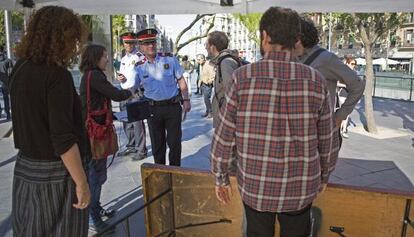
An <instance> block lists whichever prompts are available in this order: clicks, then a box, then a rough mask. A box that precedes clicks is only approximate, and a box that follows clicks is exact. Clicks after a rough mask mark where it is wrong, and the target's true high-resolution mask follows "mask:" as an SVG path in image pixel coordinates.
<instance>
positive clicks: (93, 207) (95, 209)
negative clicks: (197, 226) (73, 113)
mask: <svg viewBox="0 0 414 237" xmlns="http://www.w3.org/2000/svg"><path fill="white" fill-rule="evenodd" d="M107 64H108V53H107V51H106V49H105V47H104V46H102V45H98V44H89V45H87V46H86V47H85V49H84V51H83V52H82V57H81V63H80V65H79V69H80V71H81V72H82V73H83V76H82V79H81V84H80V88H79V90H80V97H81V101H82V114H83V121H85V122H86V117H87V112H88V106H89V109H90V111H89V112H92V111H102V109H104V108H105V106H104V103H106V108H108V109H109V111H110V112H111V113H112V108H111V107H112V106H111V100H114V101H123V100H126V99H128V98H129V97H131V96H132V93H131V91H129V90H119V89H118V88H116V87H115V86H113V85H112V84H111V83H110V82H109V81H108V80H107V79H106V76H105V74H104V71H105V69H106V66H107ZM88 83H89V86H88ZM88 93H89V98H90V101H89V102H88V100H87V97H88ZM88 103H89V105H88ZM92 119H94V120H95V122H96V123H99V124H105V119H106V115H100V116H93V117H92ZM88 157H91V158H92V153H91V151H90V149H88ZM96 158H98V159H90V161H89V163H88V168H89V169H88V172H89V176H88V180H89V188H90V190H91V204H90V206H89V217H90V218H89V227H90V230H92V231H96V232H99V231H101V230H102V229H104V228H106V227H107V224H106V223H105V222H103V220H102V218H103V217H105V218H110V217H112V216H113V215H114V214H115V211H114V210H105V209H103V207H102V206H101V203H100V199H101V190H102V185H103V184H104V183H105V181H106V180H107V171H106V169H107V168H106V159H107V157H96Z"/></svg>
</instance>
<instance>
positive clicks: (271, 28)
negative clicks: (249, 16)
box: [260, 7, 300, 49]
mask: <svg viewBox="0 0 414 237" xmlns="http://www.w3.org/2000/svg"><path fill="white" fill-rule="evenodd" d="M263 31H266V33H267V34H268V35H269V37H270V38H271V42H270V43H271V44H280V45H282V46H283V47H284V48H288V49H293V48H294V47H295V44H296V42H297V41H298V38H299V34H300V17H299V15H298V13H297V12H296V11H294V10H292V9H289V8H281V7H270V8H269V9H267V11H266V12H265V13H264V14H263V16H262V18H261V19H260V35H262V34H263Z"/></svg>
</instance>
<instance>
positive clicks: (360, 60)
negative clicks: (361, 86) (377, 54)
mask: <svg viewBox="0 0 414 237" xmlns="http://www.w3.org/2000/svg"><path fill="white" fill-rule="evenodd" d="M355 61H356V62H357V64H358V65H366V64H367V62H366V61H365V58H356V59H355Z"/></svg>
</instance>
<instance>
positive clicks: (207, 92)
mask: <svg viewBox="0 0 414 237" xmlns="http://www.w3.org/2000/svg"><path fill="white" fill-rule="evenodd" d="M197 62H198V64H199V66H200V81H199V83H200V85H199V86H200V88H201V92H202V94H203V96H204V105H205V106H206V112H205V113H204V114H202V115H201V117H203V118H205V117H207V118H212V117H213V115H212V108H211V93H212V91H213V84H214V78H215V76H216V72H215V69H214V65H212V64H211V63H210V61H209V60H207V61H206V57H205V56H204V54H199V55H197Z"/></svg>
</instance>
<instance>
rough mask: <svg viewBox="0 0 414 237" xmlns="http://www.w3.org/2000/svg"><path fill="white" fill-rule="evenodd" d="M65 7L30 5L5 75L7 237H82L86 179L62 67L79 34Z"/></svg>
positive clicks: (70, 87) (75, 100) (78, 121)
mask: <svg viewBox="0 0 414 237" xmlns="http://www.w3.org/2000/svg"><path fill="white" fill-rule="evenodd" d="M86 36H87V30H86V28H85V26H84V24H83V22H82V20H81V19H80V18H79V17H78V16H77V15H75V14H74V13H73V12H72V11H71V10H69V9H67V8H64V7H58V6H47V7H43V8H41V9H39V10H37V11H36V12H35V13H34V15H33V16H32V17H31V20H30V21H29V23H28V27H27V29H26V33H25V35H24V36H23V38H22V41H21V43H20V44H19V45H18V46H17V49H16V54H17V56H18V57H19V58H20V60H19V61H18V62H17V63H16V66H15V67H14V69H13V71H12V75H11V79H10V81H9V88H10V95H11V109H12V114H13V117H12V121H13V136H14V144H15V147H16V149H17V150H18V154H17V159H16V165H15V168H14V180H13V194H12V225H13V235H14V236H67V237H73V236H87V234H88V209H87V207H88V205H89V202H90V192H89V186H88V182H87V179H86V175H85V172H84V168H83V166H82V161H84V162H85V154H84V151H85V150H86V147H85V145H86V144H85V143H84V142H83V141H84V139H83V137H84V136H85V134H84V133H85V130H84V124H83V122H82V121H83V120H82V114H81V102H80V99H79V96H78V94H77V93H76V90H75V86H74V83H73V78H72V75H71V73H70V72H69V71H68V69H67V68H68V67H69V66H70V65H71V64H72V62H74V61H75V59H76V56H77V54H78V50H77V49H78V47H79V46H81V45H82V44H83V42H84V39H86Z"/></svg>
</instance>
